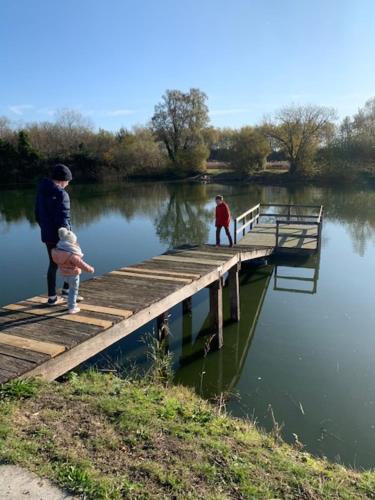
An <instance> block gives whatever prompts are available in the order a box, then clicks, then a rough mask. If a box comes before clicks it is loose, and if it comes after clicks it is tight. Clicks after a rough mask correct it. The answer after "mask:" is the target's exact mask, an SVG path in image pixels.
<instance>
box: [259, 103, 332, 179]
mask: <svg viewBox="0 0 375 500" xmlns="http://www.w3.org/2000/svg"><path fill="white" fill-rule="evenodd" d="M335 115H336V114H335V111H334V110H333V109H331V108H326V107H323V106H288V107H286V108H283V109H281V110H280V111H279V112H277V113H276V114H275V115H274V117H273V119H271V120H269V121H266V123H265V124H264V125H263V130H264V132H265V134H266V136H267V137H268V138H269V140H270V142H271V144H272V146H273V147H274V148H276V149H281V150H282V151H284V153H285V155H286V157H287V158H288V160H289V162H290V173H291V174H297V173H300V172H301V171H303V170H305V169H306V168H308V167H309V166H310V165H311V164H312V163H313V161H314V156H315V153H316V151H317V149H318V148H319V146H322V145H324V143H325V142H326V141H327V140H328V139H329V138H330V137H331V136H332V134H333V128H334V126H333V123H332V121H333V120H334V119H335Z"/></svg>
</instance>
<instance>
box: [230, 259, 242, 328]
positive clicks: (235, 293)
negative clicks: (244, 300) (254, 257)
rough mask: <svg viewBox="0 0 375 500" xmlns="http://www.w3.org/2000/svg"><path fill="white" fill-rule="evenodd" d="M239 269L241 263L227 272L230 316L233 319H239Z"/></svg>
mask: <svg viewBox="0 0 375 500" xmlns="http://www.w3.org/2000/svg"><path fill="white" fill-rule="evenodd" d="M240 269H241V264H240V263H238V264H236V265H235V266H233V267H232V269H230V270H229V273H228V287H229V303H230V317H231V319H232V320H233V321H240V280H239V270H240Z"/></svg>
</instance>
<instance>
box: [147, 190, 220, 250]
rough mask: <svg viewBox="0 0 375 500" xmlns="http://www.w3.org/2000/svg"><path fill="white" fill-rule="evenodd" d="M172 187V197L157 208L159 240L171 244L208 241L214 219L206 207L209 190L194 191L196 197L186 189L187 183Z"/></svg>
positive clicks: (156, 224) (156, 220)
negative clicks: (207, 191)
mask: <svg viewBox="0 0 375 500" xmlns="http://www.w3.org/2000/svg"><path fill="white" fill-rule="evenodd" d="M199 187H202V188H204V187H205V186H199ZM170 190H171V194H170V199H169V201H168V202H167V203H166V204H165V205H163V206H162V207H161V208H160V209H159V210H158V214H157V216H156V219H155V227H156V234H157V235H158V236H159V237H160V240H161V241H162V242H163V243H166V244H168V245H169V246H170V247H176V246H179V245H183V244H184V243H195V244H202V243H206V242H207V240H208V234H209V226H210V224H212V221H213V215H212V213H211V211H210V210H207V209H206V208H205V204H206V201H207V194H206V190H205V189H202V190H200V191H199V190H196V191H194V194H195V196H194V197H192V196H191V191H190V193H188V192H186V186H183V187H181V186H178V187H172V188H171V189H170ZM190 190H191V186H190Z"/></svg>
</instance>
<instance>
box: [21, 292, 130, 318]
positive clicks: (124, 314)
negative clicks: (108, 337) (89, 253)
mask: <svg viewBox="0 0 375 500" xmlns="http://www.w3.org/2000/svg"><path fill="white" fill-rule="evenodd" d="M27 301H28V302H35V303H36V304H43V303H45V301H46V299H45V297H39V296H37V297H31V298H30V299H27ZM79 308H80V309H81V311H90V312H97V313H100V314H110V315H112V316H120V317H121V318H124V319H126V318H129V317H130V316H131V315H132V314H133V311H129V310H128V309H119V308H116V307H104V306H97V305H94V304H86V303H83V302H80V303H79Z"/></svg>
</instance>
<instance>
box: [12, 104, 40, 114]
mask: <svg viewBox="0 0 375 500" xmlns="http://www.w3.org/2000/svg"><path fill="white" fill-rule="evenodd" d="M33 108H34V106H33V105H32V104H15V105H13V106H9V111H11V112H12V113H14V114H16V115H18V116H22V115H23V114H24V112H25V111H27V110H28V109H33Z"/></svg>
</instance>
